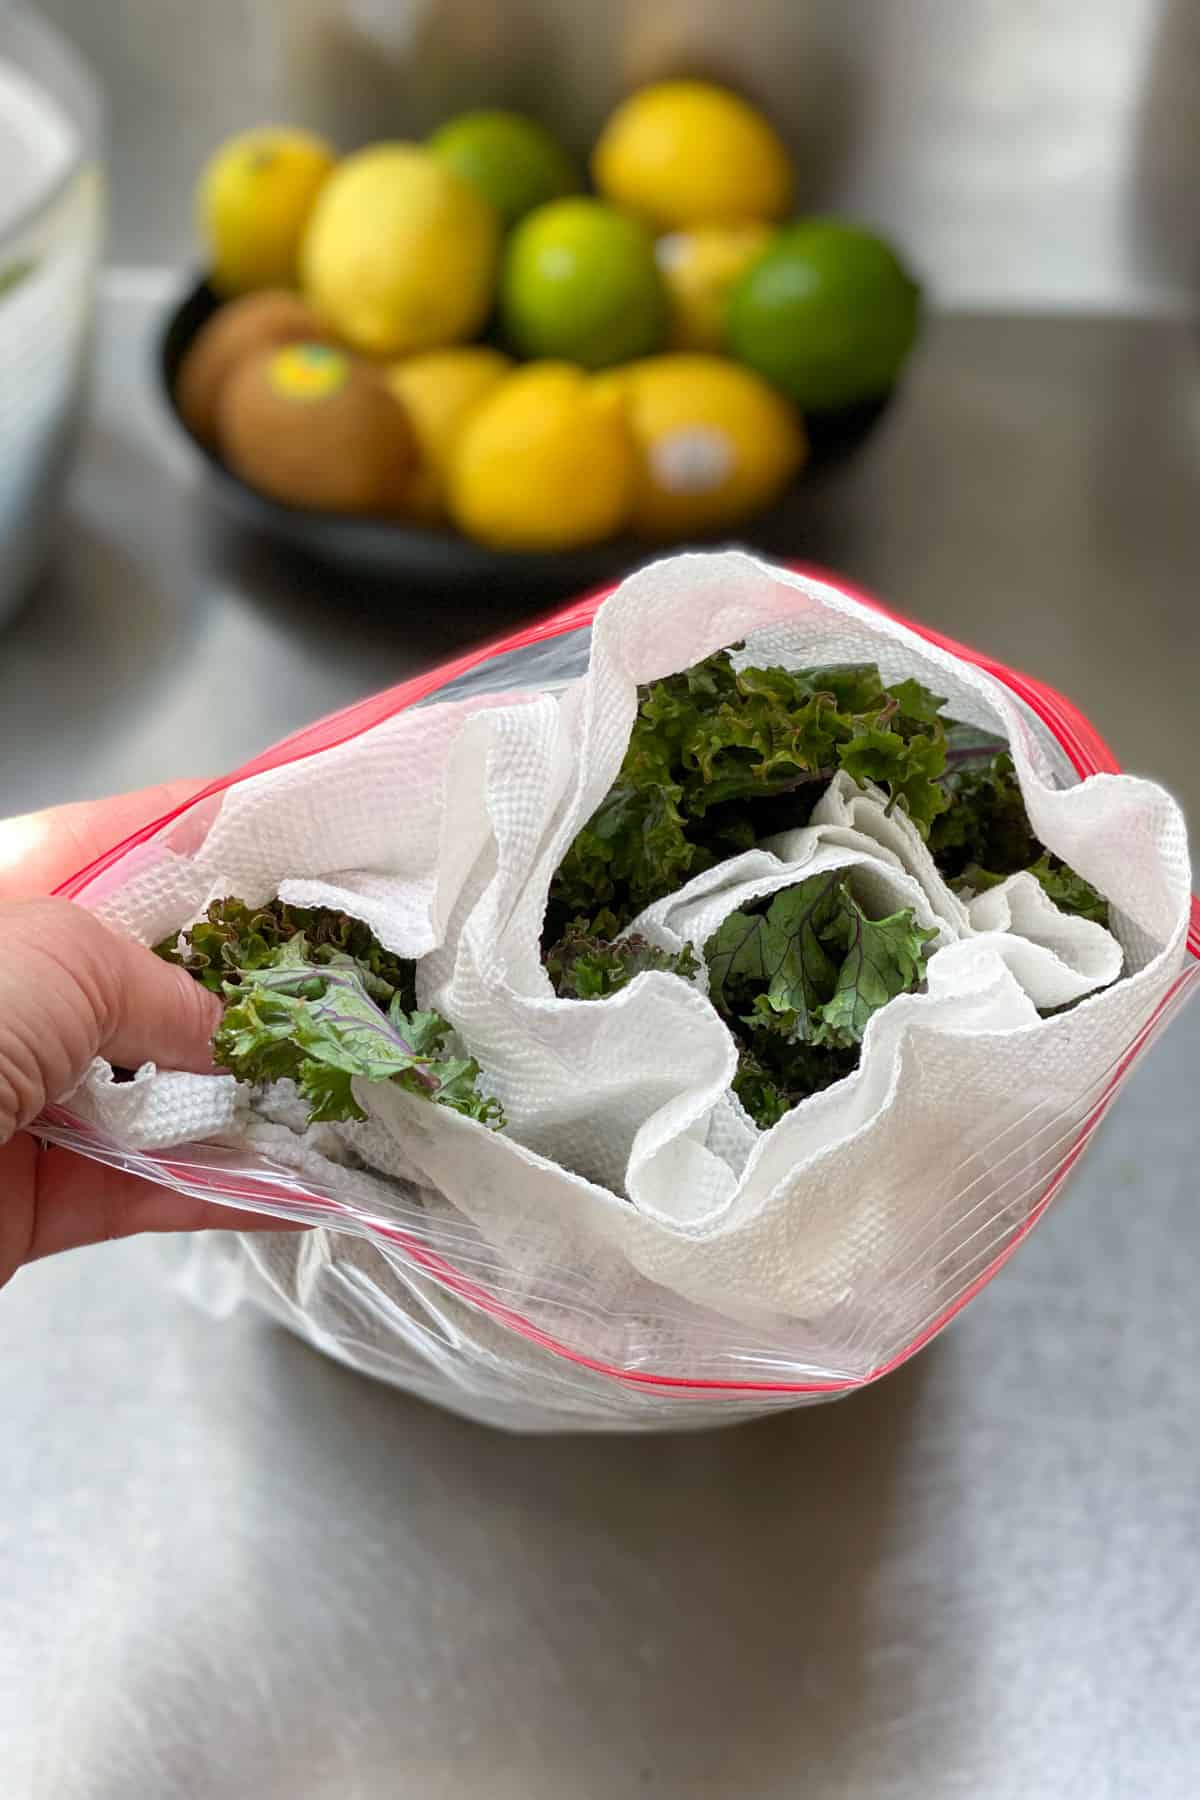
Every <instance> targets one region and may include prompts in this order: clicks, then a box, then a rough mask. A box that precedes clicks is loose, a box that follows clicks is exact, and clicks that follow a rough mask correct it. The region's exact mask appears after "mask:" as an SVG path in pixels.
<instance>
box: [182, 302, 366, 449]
mask: <svg viewBox="0 0 1200 1800" xmlns="http://www.w3.org/2000/svg"><path fill="white" fill-rule="evenodd" d="M305 341H307V342H309V343H332V342H333V341H334V340H333V339H332V337H331V335H330V333H329V331H328V330H327V328H326V327H325V326H324V325H322V323H321V321H320V320H319V319H318V317H317V315H316V313H315V312H314V311H313V309H312V307H311V306H308V305H307V304H306V303H305V302H304V301H303V300H302V299H301V298H300V296H299V294H292V293H289V292H288V291H287V290H286V289H285V288H264V289H262V290H260V291H259V292H258V293H254V294H245V295H243V297H242V298H241V299H240V300H229V301H227V302H226V304H225V305H224V306H222V307H220V308H218V310H217V311H216V312H215V313H214V314H213V315H212V317H211V319H209V320H208V321H207V322H206V323H205V324H204V325H202V326H201V328H200V330H199V331H198V332H197V333H196V335H195V337H194V338H193V339H192V341H191V343H190V344H189V345H188V348H187V350H186V352H185V354H184V357H183V361H182V362H181V363H180V365H179V373H178V375H177V376H176V379H175V404H176V406H177V407H178V408H179V413H180V416H181V418H182V419H183V422H184V424H185V425H186V426H187V428H188V430H189V431H190V432H191V433H192V434H193V436H194V437H198V438H199V439H200V442H201V443H202V444H207V445H209V447H210V448H211V447H212V446H213V445H214V444H215V442H216V435H217V404H218V402H219V400H220V397H221V389H222V387H223V386H224V384H225V382H226V380H227V379H228V378H229V376H230V374H231V373H232V372H233V370H234V369H235V368H236V367H237V365H238V363H239V362H240V361H241V360H242V358H243V357H244V356H247V355H248V354H249V353H250V352H251V351H253V350H268V349H272V348H274V347H276V346H278V345H281V344H296V343H301V342H305Z"/></svg>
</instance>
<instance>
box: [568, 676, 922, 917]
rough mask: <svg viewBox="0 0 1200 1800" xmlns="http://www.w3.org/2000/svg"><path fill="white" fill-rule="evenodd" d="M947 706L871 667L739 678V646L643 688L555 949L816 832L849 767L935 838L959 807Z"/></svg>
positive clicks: (574, 861)
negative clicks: (949, 790)
mask: <svg viewBox="0 0 1200 1800" xmlns="http://www.w3.org/2000/svg"><path fill="white" fill-rule="evenodd" d="M941 705H942V702H941V700H940V699H939V698H938V696H937V695H936V694H931V693H930V692H929V690H928V689H927V688H924V687H922V686H921V685H920V683H919V682H916V681H901V682H896V683H894V684H893V685H892V686H891V687H887V686H885V684H884V682H883V681H882V679H881V677H880V674H879V671H878V669H877V668H875V667H874V666H873V665H872V664H863V665H861V666H854V667H846V668H828V669H803V670H799V671H796V670H790V669H778V668H772V669H735V668H734V666H733V662H732V660H731V657H730V653H729V651H727V650H719V651H718V652H717V653H716V654H715V655H714V656H710V657H707V658H706V659H705V661H704V662H701V663H697V664H696V666H695V667H694V668H692V669H685V670H684V671H683V673H682V674H679V675H671V676H668V677H667V679H666V680H664V681H656V682H652V683H651V684H650V685H649V686H647V687H644V688H642V689H641V690H640V693H639V702H638V711H637V717H636V719H635V720H634V725H633V732H632V735H631V737H630V741H629V748H628V750H627V751H626V753H625V760H624V762H623V763H622V765H621V771H620V773H619V775H618V776H617V779H616V781H615V783H614V784H613V786H612V788H611V789H610V791H609V793H608V794H607V795H606V796H605V798H604V799H603V800H602V801H601V803H600V805H599V807H598V808H597V809H596V811H595V812H594V813H593V815H592V817H591V818H590V819H589V820H588V822H587V824H586V825H585V826H584V828H583V830H582V831H581V832H580V833H579V835H578V836H577V837H576V839H575V841H574V843H573V844H572V845H571V847H570V849H569V850H568V852H567V854H566V856H565V857H564V859H563V862H562V865H561V867H560V868H559V870H558V872H557V874H556V875H555V878H554V882H553V884H552V887H551V891H550V899H549V906H548V910H547V919H546V939H545V941H546V943H547V944H548V945H549V944H553V943H554V942H555V941H556V939H557V938H559V937H560V936H561V935H562V933H563V932H564V931H565V930H566V929H567V928H568V926H569V925H570V924H571V923H572V922H573V921H575V920H580V919H582V920H584V921H588V922H589V923H590V922H594V920H595V917H596V915H597V913H599V912H600V911H604V912H606V913H608V914H610V915H611V916H612V918H613V919H615V921H616V924H617V927H618V929H620V928H621V927H623V926H625V925H627V924H629V922H630V921H631V920H632V919H634V918H635V917H636V915H637V914H638V913H639V912H641V911H642V909H643V908H644V907H646V906H649V905H650V903H651V902H652V901H654V900H658V899H661V898H662V897H663V896H664V895H665V894H670V893H673V892H674V891H675V890H676V889H677V888H679V887H682V886H683V884H684V882H686V881H688V880H690V879H691V877H692V876H693V875H698V874H700V873H701V871H702V870H704V869H709V868H711V867H712V866H713V865H714V864H715V863H718V862H721V861H723V860H724V859H725V858H726V857H730V856H736V855H737V854H738V853H739V852H740V851H742V850H748V849H750V848H751V846H752V845H754V844H755V843H758V842H760V841H761V840H762V839H763V838H764V837H769V836H770V835H771V834H772V833H773V832H777V831H785V830H789V829H791V828H793V827H795V826H797V825H804V824H807V822H808V819H809V817H810V815H811V813H812V809H813V807H814V806H815V805H816V803H817V801H818V800H819V799H820V797H821V795H822V793H823V792H824V791H825V788H826V787H827V786H828V785H829V782H830V779H831V778H832V776H833V775H834V774H835V773H836V772H837V770H838V769H845V770H846V772H847V773H848V774H849V775H851V776H852V777H853V778H854V780H856V781H860V782H861V781H873V782H876V783H878V785H879V786H880V787H881V788H883V790H884V791H885V792H886V793H887V794H888V796H889V798H890V800H891V801H892V803H893V804H894V805H897V806H902V807H903V808H904V810H905V811H906V812H908V813H909V815H910V816H911V817H912V819H913V820H914V821H915V823H916V824H917V826H918V827H919V829H920V830H921V831H922V832H928V830H929V827H930V825H931V823H932V822H933V820H934V819H935V818H936V817H937V815H938V813H939V812H941V811H942V810H943V808H944V807H945V806H946V804H947V801H946V796H945V794H944V792H943V790H942V788H941V787H940V786H939V785H938V777H939V776H940V775H941V773H942V770H943V769H944V767H945V757H946V750H945V737H946V734H945V724H944V721H943V720H942V718H941V716H940V712H939V709H940V707H941Z"/></svg>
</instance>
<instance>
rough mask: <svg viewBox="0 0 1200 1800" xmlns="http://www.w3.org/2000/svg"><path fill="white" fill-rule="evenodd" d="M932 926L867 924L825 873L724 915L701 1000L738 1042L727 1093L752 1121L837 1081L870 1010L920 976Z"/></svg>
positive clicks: (847, 891)
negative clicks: (705, 999) (706, 998)
mask: <svg viewBox="0 0 1200 1800" xmlns="http://www.w3.org/2000/svg"><path fill="white" fill-rule="evenodd" d="M936 935H937V934H936V932H934V931H927V930H925V929H923V928H922V927H921V926H919V925H918V924H917V923H916V920H915V918H914V917H913V914H912V912H911V911H910V910H909V909H907V908H906V909H904V910H902V911H901V912H897V913H893V914H891V915H890V917H888V918H886V919H871V918H868V916H867V915H866V913H864V911H863V910H862V907H861V906H860V905H859V903H858V901H857V900H856V899H855V897H854V894H853V892H852V891H851V888H850V885H849V882H848V880H847V877H846V872H845V871H844V870H841V869H837V870H833V871H831V872H829V873H826V874H823V875H814V876H811V877H810V878H809V879H808V880H807V881H802V882H799V883H798V884H797V885H796V886H795V887H792V888H785V889H784V890H783V892H782V893H779V894H776V895H775V896H774V898H773V899H771V900H770V901H766V902H760V903H758V904H756V905H754V906H751V907H746V908H743V909H741V910H739V911H738V912H734V913H730V914H729V916H728V917H727V918H726V919H725V920H723V922H722V923H721V925H720V926H719V928H718V929H717V931H716V932H714V934H713V936H712V937H711V938H710V939H709V940H708V943H707V944H706V945H705V947H704V955H705V960H706V962H707V964H708V973H709V995H710V998H711V999H712V1002H713V1005H714V1006H715V1007H716V1009H717V1011H718V1012H719V1013H720V1014H721V1016H722V1018H723V1019H725V1021H726V1023H727V1024H728V1025H729V1026H730V1028H731V1030H732V1031H733V1033H734V1036H735V1037H736V1038H737V1039H738V1040H739V1043H740V1046H741V1062H740V1066H739V1070H738V1076H737V1079H736V1080H735V1082H734V1091H735V1092H736V1093H737V1094H738V1095H739V1096H740V1098H741V1100H742V1103H743V1105H744V1106H745V1107H746V1109H747V1111H748V1112H749V1113H750V1114H751V1116H752V1117H753V1118H754V1119H755V1120H756V1121H757V1123H759V1124H760V1125H762V1124H774V1123H775V1122H776V1119H777V1118H778V1117H779V1116H781V1114H782V1112H784V1111H786V1110H787V1108H788V1107H789V1106H794V1105H795V1104H796V1101H797V1100H800V1099H803V1098H804V1097H805V1095H807V1094H811V1093H815V1092H817V1091H818V1089H820V1088H823V1087H827V1086H828V1085H829V1083H830V1082H831V1081H836V1080H838V1079H840V1077H841V1076H842V1075H846V1074H849V1073H850V1070H851V1069H852V1068H853V1067H854V1066H855V1064H856V1063H857V1061H858V1047H859V1045H860V1044H861V1043H862V1039H863V1033H864V1032H865V1030H866V1028H867V1022H868V1020H869V1019H870V1018H871V1015H872V1014H873V1013H875V1012H878V1010H879V1008H880V1007H881V1006H886V1005H887V1002H888V1001H889V1000H893V999H894V998H895V997H896V995H897V994H905V993H912V992H914V991H915V989H917V988H918V987H919V986H920V985H921V982H922V981H923V979H924V975H925V960H926V957H927V955H928V949H927V946H928V944H929V942H930V941H931V939H933V938H934V937H935V936H936Z"/></svg>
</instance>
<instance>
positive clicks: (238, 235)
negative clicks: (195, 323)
mask: <svg viewBox="0 0 1200 1800" xmlns="http://www.w3.org/2000/svg"><path fill="white" fill-rule="evenodd" d="M333 166H334V154H333V151H332V149H331V148H330V146H329V145H328V144H327V143H326V142H325V141H324V139H323V138H318V137H313V136H312V135H311V133H309V132H307V131H292V130H289V129H287V128H285V127H283V126H274V125H266V126H262V127H260V128H259V129H258V130H256V131H244V132H242V133H241V134H240V135H239V136H238V137H233V138H230V139H229V141H228V143H225V144H222V146H221V148H220V149H219V150H218V151H217V152H216V153H215V155H213V156H212V157H211V158H210V160H209V161H208V163H207V164H206V165H205V167H204V170H203V172H202V173H201V176H200V183H199V187H198V189H197V212H198V215H199V223H200V229H201V232H202V234H203V237H204V240H205V242H206V244H207V245H208V253H209V261H210V264H211V278H212V283H213V286H214V287H215V288H216V289H217V290H218V291H219V292H220V293H222V294H244V293H248V292H249V291H250V290H251V289H252V288H265V287H291V286H294V284H295V281H296V259H297V256H298V254H299V250H300V240H301V237H302V236H303V234H304V228H305V226H306V225H307V223H308V217H309V214H310V213H311V211H312V209H313V205H314V203H315V201H316V198H317V195H318V193H319V192H320V190H321V187H322V186H323V185H324V183H325V181H326V179H327V178H328V176H329V174H330V171H331V170H332V168H333Z"/></svg>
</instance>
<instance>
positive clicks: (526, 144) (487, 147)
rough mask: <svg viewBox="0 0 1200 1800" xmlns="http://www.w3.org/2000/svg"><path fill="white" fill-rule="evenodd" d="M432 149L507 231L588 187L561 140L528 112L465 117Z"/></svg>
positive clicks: (439, 133) (445, 128) (451, 123)
mask: <svg viewBox="0 0 1200 1800" xmlns="http://www.w3.org/2000/svg"><path fill="white" fill-rule="evenodd" d="M429 148H430V149H431V150H432V151H433V152H434V153H435V155H437V156H440V157H441V158H442V159H443V161H445V162H447V163H449V165H450V167H451V168H452V169H453V170H454V172H455V174H456V175H460V176H461V177H462V179H463V180H464V181H469V182H471V184H472V185H473V186H474V187H476V188H478V189H479V192H480V193H481V194H482V195H483V197H484V199H485V200H489V201H490V202H491V204H492V205H493V206H494V207H495V209H496V211H497V212H498V213H499V214H500V217H501V219H502V221H503V222H504V224H505V225H506V226H507V225H515V224H516V222H517V220H518V219H521V218H523V217H524V216H525V214H526V213H527V212H532V211H533V208H534V207H535V206H542V205H544V204H545V202H546V201H547V200H557V199H558V198H559V196H560V195H562V194H577V193H578V192H579V189H580V188H581V187H582V185H583V183H582V181H581V180H580V175H579V170H578V169H577V168H576V166H575V164H574V163H573V162H572V161H571V158H570V157H569V156H568V155H567V152H566V151H565V150H564V149H563V147H562V145H561V144H560V143H559V141H558V139H557V138H556V137H554V136H553V135H552V133H550V132H549V131H547V130H546V127H545V126H544V125H539V124H538V122H537V120H536V119H530V118H528V117H527V116H526V115H525V114H524V113H517V112H504V111H502V110H501V109H499V108H496V109H494V110H491V111H485V112H469V113H460V114H459V116H458V118H456V119H448V120H447V121H446V123H445V124H444V125H441V126H439V127H438V129H437V130H436V131H435V132H434V134H433V136H432V137H431V138H430V140H429Z"/></svg>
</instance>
